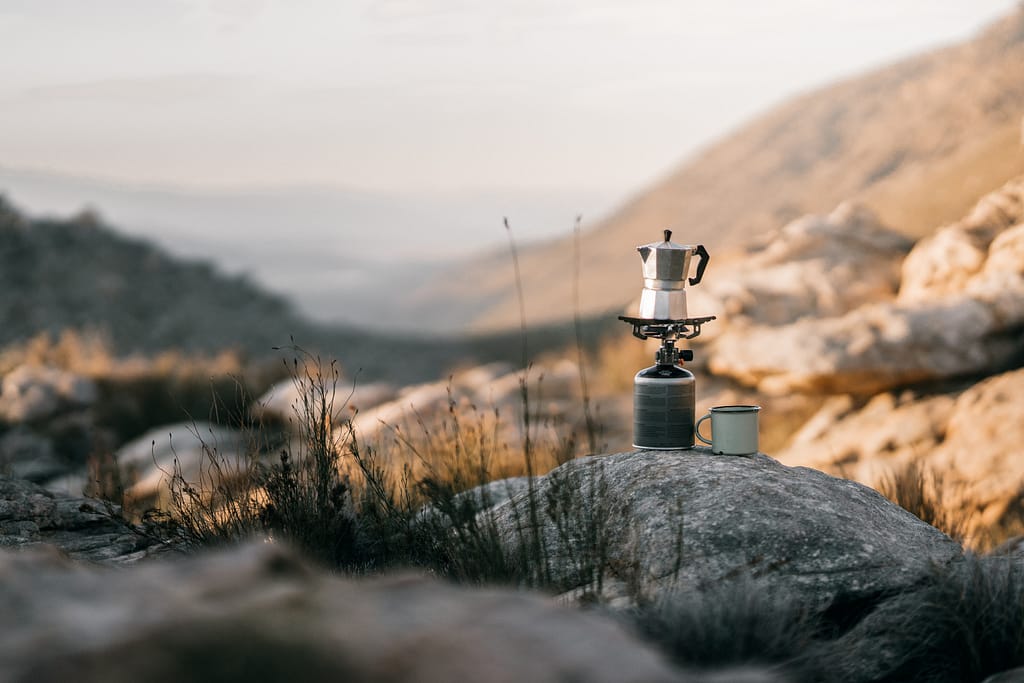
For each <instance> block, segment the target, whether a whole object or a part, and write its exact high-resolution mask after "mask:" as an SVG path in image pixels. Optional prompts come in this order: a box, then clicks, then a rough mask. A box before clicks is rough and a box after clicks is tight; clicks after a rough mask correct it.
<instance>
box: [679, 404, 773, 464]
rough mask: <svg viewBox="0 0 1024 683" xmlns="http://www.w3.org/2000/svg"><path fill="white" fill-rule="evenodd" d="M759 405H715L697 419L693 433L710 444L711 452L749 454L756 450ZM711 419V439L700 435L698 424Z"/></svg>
mask: <svg viewBox="0 0 1024 683" xmlns="http://www.w3.org/2000/svg"><path fill="white" fill-rule="evenodd" d="M760 410H761V406H715V407H714V408H712V409H711V412H709V413H708V414H707V415H705V416H704V417H702V418H701V419H699V420H697V424H696V426H695V427H694V430H693V431H694V433H695V434H696V436H697V438H698V439H700V440H701V441H703V442H704V443H706V444H707V445H709V446H711V452H712V453H719V454H721V455H750V454H752V453H757V451H758V430H757V427H758V425H757V413H758V411H760ZM709 418H710V419H711V440H710V441H709V440H708V439H705V438H704V437H703V436H701V433H700V425H701V423H702V422H704V420H707V419H709Z"/></svg>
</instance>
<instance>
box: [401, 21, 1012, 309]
mask: <svg viewBox="0 0 1024 683" xmlns="http://www.w3.org/2000/svg"><path fill="white" fill-rule="evenodd" d="M1022 115H1024V9H1021V10H1018V11H1017V12H1015V13H1013V14H1012V15H1010V16H1008V17H1005V18H1004V19H1002V20H1000V21H999V22H997V23H995V24H993V25H991V26H990V27H988V28H987V29H985V30H984V31H983V32H981V33H980V34H979V35H978V36H977V37H975V38H974V39H972V40H970V41H968V42H966V43H963V44H960V45H956V46H953V47H949V48H944V49H941V50H937V51H933V52H930V53H927V54H924V55H921V56H918V57H914V58H911V59H908V60H905V61H902V62H900V63H897V64H895V65H892V66H889V67H886V68H882V69H879V70H877V71H874V72H872V73H869V74H867V75H865V76H861V77H857V78H853V79H850V80H846V81H843V82H840V83H837V84H835V85H831V86H828V87H825V88H822V89H820V90H817V91H814V92H811V93H808V94H805V95H802V96H799V97H796V98H793V99H791V100H789V101H787V102H785V103H783V104H781V105H780V106H778V107H776V108H775V109H773V110H772V111H769V112H768V113H767V114H765V115H763V116H761V117H759V118H757V119H755V120H754V121H752V122H751V123H749V124H748V125H746V126H744V127H742V128H740V129H739V130H737V131H736V132H735V133H733V134H731V135H729V136H727V137H725V138H724V139H722V140H720V141H719V142H717V143H715V144H713V145H711V146H710V147H708V148H707V149H705V150H704V151H703V152H702V153H700V154H698V155H697V156H696V157H694V158H692V159H690V160H688V161H687V162H686V163H685V164H683V165H682V166H681V167H680V168H679V169H678V170H677V171H675V172H673V173H671V174H670V175H669V176H667V177H666V178H665V179H663V180H662V181H660V182H659V183H657V184H655V185H654V186H653V187H651V188H649V189H648V190H646V191H644V192H642V193H640V194H638V195H637V196H635V197H634V198H633V199H632V200H631V201H630V202H628V203H627V204H626V205H625V206H623V207H621V208H620V209H619V210H618V211H616V212H614V213H613V214H612V215H611V216H609V217H608V218H607V219H605V220H603V221H602V222H601V223H599V224H597V225H595V226H593V227H592V228H591V229H588V230H587V231H585V233H584V234H583V236H582V240H581V242H582V251H581V253H582V264H583V267H582V273H581V281H580V287H579V291H580V297H579V298H580V310H581V312H582V313H584V314H595V313H600V312H602V311H612V310H617V309H620V308H621V307H622V306H625V304H626V303H627V302H628V301H629V300H631V299H632V298H634V297H635V296H636V295H637V294H638V292H639V288H640V287H641V286H642V285H641V282H640V271H639V261H638V259H637V257H636V254H635V253H634V251H633V246H634V245H637V244H642V243H645V242H649V241H652V240H654V239H655V238H657V237H658V236H659V235H660V234H661V230H662V229H663V228H666V227H670V228H673V229H674V230H675V234H676V239H677V240H678V241H680V242H690V243H698V242H699V243H704V244H706V245H707V246H708V247H709V248H710V249H711V252H712V265H711V268H709V270H708V277H714V263H715V256H716V255H717V256H721V255H722V254H723V253H725V252H727V251H729V250H735V249H737V248H741V247H742V246H743V245H745V244H747V243H749V242H750V241H751V239H752V238H753V237H754V236H757V235H761V234H764V233H767V232H769V231H772V230H774V229H777V228H779V227H781V226H782V225H784V224H785V223H786V222H787V221H789V220H791V219H793V218H795V217H797V216H800V215H802V214H805V213H812V212H827V211H830V210H831V209H832V208H834V207H835V205H836V204H838V203H839V202H840V201H842V200H846V199H854V200H859V201H863V202H865V203H867V204H868V205H870V206H871V207H872V208H874V209H875V210H876V211H877V212H878V213H879V215H880V216H881V218H882V221H883V222H884V223H886V224H888V225H890V226H892V227H893V228H895V229H897V230H900V231H902V232H904V233H905V234H907V235H909V236H912V237H916V236H920V235H922V234H925V233H927V232H929V231H931V230H933V229H935V228H937V227H938V226H939V225H941V224H943V223H946V222H950V221H952V220H955V219H956V218H957V217H959V216H960V215H962V214H963V213H964V212H965V211H966V210H967V209H968V208H969V207H970V206H971V205H972V204H973V203H974V202H975V201H976V200H977V199H978V198H979V197H980V196H981V195H983V194H984V193H985V192H986V191H987V190H988V189H990V188H992V187H996V186H998V185H1000V184H1001V183H1003V182H1004V181H1006V180H1007V179H1009V178H1011V177H1013V176H1015V175H1017V174H1019V173H1021V172H1024V151H1022V148H1021V127H1022ZM513 224H514V221H513ZM519 256H520V268H521V272H522V279H523V283H522V284H523V289H524V291H525V298H526V309H527V315H528V318H529V320H530V322H532V323H537V322H542V321H552V320H561V319H566V318H567V317H569V316H571V315H572V311H573V296H572V291H573V283H572V278H573V267H572V240H571V239H569V238H566V239H563V240H561V241H555V242H549V243H545V244H542V245H537V246H534V247H532V248H529V249H524V250H522V252H521V253H520V255H519ZM515 292H516V288H515V286H514V282H513V275H512V268H511V265H510V262H509V260H508V256H507V255H505V254H496V255H494V256H492V257H490V258H480V259H477V260H475V261H474V262H472V263H467V264H465V267H462V268H457V269H454V270H452V271H448V272H446V274H445V275H444V276H442V277H439V278H438V279H437V280H435V281H433V282H432V283H430V284H429V285H428V286H427V287H425V288H423V289H422V290H421V291H420V292H419V293H418V296H417V298H416V299H414V300H413V301H411V302H410V303H411V304H414V305H415V306H416V307H417V308H418V310H420V311H421V312H422V311H428V312H436V314H437V315H446V316H448V320H449V322H450V323H451V324H453V325H456V324H471V325H472V326H473V327H475V328H476V329H497V328H505V327H510V326H514V325H515V324H517V321H518V310H519V308H518V303H517V301H516V294H515Z"/></svg>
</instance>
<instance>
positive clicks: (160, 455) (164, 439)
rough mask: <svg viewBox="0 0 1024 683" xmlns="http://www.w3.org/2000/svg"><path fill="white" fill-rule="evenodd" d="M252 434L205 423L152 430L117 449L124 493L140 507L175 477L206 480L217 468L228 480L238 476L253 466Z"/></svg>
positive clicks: (155, 497) (160, 493) (162, 492)
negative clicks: (124, 484)
mask: <svg viewBox="0 0 1024 683" xmlns="http://www.w3.org/2000/svg"><path fill="white" fill-rule="evenodd" d="M251 441H252V439H251V435H247V434H245V433H243V432H240V431H238V430H236V429H231V428H228V427H221V426H218V425H215V424H211V423H209V422H187V423H180V424H173V425H166V426H163V427H156V428H154V429H151V430H150V431H148V432H146V433H145V434H143V435H142V436H140V437H138V438H136V439H133V440H132V441H130V442H128V443H126V444H125V445H123V446H121V448H119V449H118V450H117V452H116V453H115V460H116V462H117V465H118V467H120V469H121V477H122V481H124V482H126V483H127V484H128V486H127V488H126V491H125V493H126V494H127V496H128V497H129V498H131V499H132V500H134V501H137V502H139V503H153V502H156V501H157V500H159V499H161V497H164V496H166V494H167V492H168V490H169V489H168V486H169V484H170V482H171V479H172V477H173V476H175V474H180V475H181V477H182V478H183V479H184V480H185V481H187V482H190V483H198V482H200V481H205V480H206V479H207V478H208V477H210V476H211V474H212V473H213V472H214V468H215V467H219V468H220V474H221V475H222V476H223V477H224V478H225V479H226V480H228V481H229V480H230V479H231V478H232V477H233V476H239V477H241V476H243V475H244V474H245V472H246V471H247V470H248V468H249V467H250V466H252V465H253V464H254V462H255V461H254V460H253V458H252V456H253V452H251V451H252V449H253V448H255V447H256V445H257V444H256V443H251Z"/></svg>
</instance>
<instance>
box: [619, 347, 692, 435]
mask: <svg viewBox="0 0 1024 683" xmlns="http://www.w3.org/2000/svg"><path fill="white" fill-rule="evenodd" d="M680 356H682V357H683V358H684V359H685V360H691V359H692V358H693V352H692V351H682V352H680V351H679V349H676V348H675V347H674V346H672V344H671V342H668V343H666V344H665V345H664V346H662V347H661V348H660V349H658V354H657V356H656V360H657V363H656V364H655V365H652V366H651V367H649V368H646V369H644V370H641V371H640V372H638V373H636V376H635V377H634V378H633V446H634V447H635V448H653V449H662V450H677V449H686V448H693V444H694V440H693V423H694V417H695V414H694V404H695V392H694V389H695V384H696V382H695V379H694V376H693V373H692V372H690V371H689V370H686V369H684V368H682V367H680V366H679V365H677V363H678V361H679V359H680Z"/></svg>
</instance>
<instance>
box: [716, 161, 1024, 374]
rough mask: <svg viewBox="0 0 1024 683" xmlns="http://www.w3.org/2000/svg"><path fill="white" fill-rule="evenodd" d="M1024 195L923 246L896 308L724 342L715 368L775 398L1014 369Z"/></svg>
mask: <svg viewBox="0 0 1024 683" xmlns="http://www.w3.org/2000/svg"><path fill="white" fill-rule="evenodd" d="M1022 188H1024V180H1018V181H1015V183H1012V184H1010V185H1008V186H1007V188H1004V190H1002V191H1000V192H997V193H994V194H993V195H990V196H989V197H987V198H985V199H983V200H982V202H981V203H980V204H979V205H978V207H976V209H975V211H974V212H973V213H972V214H971V216H968V218H966V219H965V220H964V221H963V222H962V223H961V224H957V225H953V226H950V227H947V228H944V229H943V230H942V231H940V232H939V233H938V234H936V235H935V236H934V237H933V238H931V239H930V240H926V241H923V242H922V243H921V244H919V245H917V246H916V247H915V248H914V250H913V251H912V252H911V253H910V255H909V256H908V257H907V261H906V263H905V265H904V269H903V285H902V289H901V292H900V295H899V299H898V300H897V301H896V302H882V303H875V304H869V305H865V306H861V307H860V308H858V309H856V310H854V311H851V312H849V313H847V314H845V315H842V316H839V317H830V318H821V319H804V320H800V321H797V322H795V323H793V324H791V325H784V326H780V327H767V326H760V327H756V328H753V329H750V330H745V331H743V332H742V333H735V334H730V335H726V336H723V337H722V338H721V339H718V340H717V341H716V342H715V344H714V346H713V355H712V358H711V360H710V363H709V367H710V369H711V370H712V371H713V372H715V373H718V374H721V375H725V376H728V377H731V378H733V379H735V380H737V381H739V382H742V383H744V384H748V385H751V386H756V387H757V388H758V389H759V390H760V391H763V392H765V393H769V394H786V393H790V392H794V391H798V392H823V393H859V394H872V393H877V392H880V391H886V390H888V389H891V388H893V387H897V386H901V385H907V384H912V383H915V382H921V381H925V380H932V379H942V378H949V377H956V376H963V375H971V374H976V373H980V372H991V371H993V370H1001V369H1004V368H1006V367H1008V366H1011V365H1013V364H1014V363H1016V362H1017V361H1018V360H1019V358H1020V357H1021V355H1022V354H1024V335H1022V330H1024V224H1015V223H1013V222H1012V221H1014V220H1018V221H1019V220H1020V218H1021V216H1020V213H1021V210H1020V202H1021V199H1020V193H1021V192H1022ZM992 206H995V207H997V208H996V209H993V208H991V207H992ZM998 207H1003V208H998ZM993 213H997V214H998V215H992V214H993ZM978 216H981V217H978ZM972 217H973V218H972Z"/></svg>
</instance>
